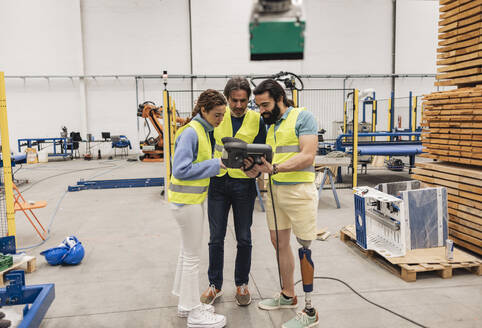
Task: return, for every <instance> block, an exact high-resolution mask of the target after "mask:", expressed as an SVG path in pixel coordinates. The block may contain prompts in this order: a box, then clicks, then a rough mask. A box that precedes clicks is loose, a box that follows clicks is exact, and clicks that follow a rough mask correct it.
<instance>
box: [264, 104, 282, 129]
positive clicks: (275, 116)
mask: <svg viewBox="0 0 482 328" xmlns="http://www.w3.org/2000/svg"><path fill="white" fill-rule="evenodd" d="M262 116H263V120H264V123H265V124H267V125H271V124H273V123H276V122H277V121H278V120H279V118H280V116H281V110H280V108H279V107H278V104H274V108H273V109H272V110H271V111H270V112H264V113H263V115H262Z"/></svg>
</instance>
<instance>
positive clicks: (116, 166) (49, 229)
mask: <svg viewBox="0 0 482 328" xmlns="http://www.w3.org/2000/svg"><path fill="white" fill-rule="evenodd" d="M105 167H113V168H112V169H110V170H107V171H105V172H101V173H99V174H97V175H93V176H91V177H89V178H88V180H90V179H92V178H95V177H98V176H100V175H103V174H107V173H109V172H112V171H113V170H115V169H118V168H120V167H123V166H121V165H105V166H103V167H101V168H105ZM93 169H97V170H98V169H100V168H99V167H96V168H89V169H80V170H73V171H68V172H63V173H60V174H56V175H51V176H49V177H46V178H44V179H42V180H39V181H37V182H35V183H34V184H37V183H39V182H41V181H45V180H47V179H50V178H54V177H57V176H59V175H63V174H67V173H75V172H80V171H86V170H93ZM32 186H33V185H32ZM32 186H30V187H32ZM28 189H30V188H28ZM28 189H26V190H28ZM24 191H25V190H24ZM22 192H23V191H22ZM68 193H69V192H68V190H66V191H64V193H63V194H62V196H60V199H59V200H58V202H57V206H56V207H55V210H54V212H53V213H52V216H51V217H50V222H49V226H48V228H47V236H46V238H45V239H44V240H42V241H41V242H40V243H37V244H34V245H31V246H26V247H21V248H17V251H19V250H20V251H24V250H27V249H32V248H36V247H39V246H42V245H43V244H44V243H45V242H46V241H47V240H49V239H50V231H51V227H52V225H53V223H54V219H55V216H56V215H57V212H58V211H59V209H60V204H61V203H62V201H63V200H64V198H65V196H66V195H67V194H68Z"/></svg>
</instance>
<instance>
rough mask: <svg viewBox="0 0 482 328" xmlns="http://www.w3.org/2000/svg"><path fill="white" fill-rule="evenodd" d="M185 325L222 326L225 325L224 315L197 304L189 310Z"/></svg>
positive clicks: (198, 327)
mask: <svg viewBox="0 0 482 328" xmlns="http://www.w3.org/2000/svg"><path fill="white" fill-rule="evenodd" d="M187 326H188V328H223V327H224V326H226V317H225V316H224V315H221V314H216V313H212V312H210V311H207V310H205V309H204V308H202V307H201V306H199V307H197V308H195V309H193V310H192V311H191V312H189V316H188V317H187Z"/></svg>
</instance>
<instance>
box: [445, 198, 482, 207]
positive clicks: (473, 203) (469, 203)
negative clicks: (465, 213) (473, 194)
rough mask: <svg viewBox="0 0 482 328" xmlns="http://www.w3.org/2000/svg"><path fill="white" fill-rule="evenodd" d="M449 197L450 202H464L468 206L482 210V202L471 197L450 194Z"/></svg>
mask: <svg viewBox="0 0 482 328" xmlns="http://www.w3.org/2000/svg"><path fill="white" fill-rule="evenodd" d="M447 198H448V200H449V201H450V202H456V203H458V204H463V205H465V206H468V207H472V208H475V209H479V210H482V203H481V202H477V201H473V200H471V199H467V198H464V197H459V196H456V195H448V196H447Z"/></svg>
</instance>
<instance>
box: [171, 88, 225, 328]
mask: <svg viewBox="0 0 482 328" xmlns="http://www.w3.org/2000/svg"><path fill="white" fill-rule="evenodd" d="M225 111H226V100H225V99H224V97H223V96H222V95H221V94H220V93H219V92H217V91H216V90H212V89H208V90H206V91H204V92H203V93H202V94H201V95H200V96H199V99H198V101H197V103H196V106H195V107H194V109H193V112H192V119H191V121H190V122H189V123H188V124H187V125H185V126H183V127H182V128H181V129H180V130H179V131H178V132H177V134H176V143H175V148H174V161H173V165H172V177H171V182H170V185H169V189H168V199H169V202H171V205H170V206H171V210H172V214H173V216H174V218H175V219H176V221H177V223H178V225H179V228H180V230H181V249H180V253H179V259H178V263H177V269H176V276H175V278H174V286H173V290H172V293H173V294H174V295H177V296H179V303H178V316H180V317H188V320H187V326H188V327H196V328H221V327H224V326H225V325H226V317H225V316H223V315H220V314H215V313H214V308H213V307H212V306H211V305H205V304H201V302H200V300H199V262H200V253H201V249H202V235H203V234H202V230H203V224H204V216H205V214H204V213H205V199H206V196H207V191H208V186H209V178H210V177H212V176H215V175H217V174H219V171H220V169H221V168H223V169H225V168H226V167H225V166H224V165H223V163H222V162H221V159H220V158H215V159H213V158H212V147H211V141H210V139H209V132H210V131H212V130H213V129H214V127H216V126H218V125H219V124H220V123H221V121H222V120H223V117H224V112H225Z"/></svg>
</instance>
